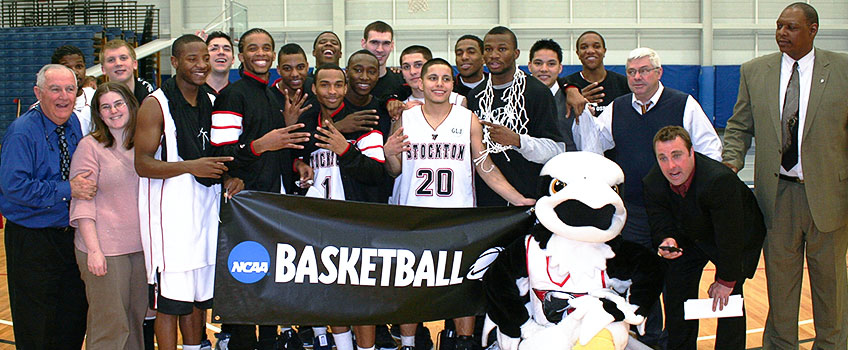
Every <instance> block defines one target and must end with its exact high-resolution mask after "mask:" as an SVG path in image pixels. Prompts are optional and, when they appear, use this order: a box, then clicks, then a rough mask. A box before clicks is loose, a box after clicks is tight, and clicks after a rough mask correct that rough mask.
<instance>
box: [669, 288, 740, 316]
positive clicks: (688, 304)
mask: <svg viewBox="0 0 848 350" xmlns="http://www.w3.org/2000/svg"><path fill="white" fill-rule="evenodd" d="M743 302H744V300H743V299H742V296H741V295H738V294H737V295H731V296H730V299H729V300H728V301H727V305H725V306H724V309H723V310H719V308H718V307H717V306H716V311H713V298H708V299H689V300H687V301H685V302H684V303H683V319H685V320H697V319H702V318H723V317H739V316H742V305H743Z"/></svg>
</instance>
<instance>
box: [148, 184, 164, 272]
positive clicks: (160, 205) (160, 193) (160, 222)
mask: <svg viewBox="0 0 848 350" xmlns="http://www.w3.org/2000/svg"><path fill="white" fill-rule="evenodd" d="M164 197H165V180H162V188H161V189H160V190H159V234H160V235H161V236H162V271H165V226H164V224H162V221H163V217H162V199H163V198H164ZM152 256H153V254H151V257H152ZM159 287H160V288H161V287H162V286H161V285H160V286H159Z"/></svg>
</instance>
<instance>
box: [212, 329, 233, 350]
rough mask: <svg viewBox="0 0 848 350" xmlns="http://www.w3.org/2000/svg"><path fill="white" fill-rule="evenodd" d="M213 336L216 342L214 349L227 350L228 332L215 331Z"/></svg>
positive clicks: (228, 342)
mask: <svg viewBox="0 0 848 350" xmlns="http://www.w3.org/2000/svg"><path fill="white" fill-rule="evenodd" d="M215 338H217V339H218V342H217V343H216V344H215V350H227V349H228V348H229V347H228V345H229V344H230V333H215Z"/></svg>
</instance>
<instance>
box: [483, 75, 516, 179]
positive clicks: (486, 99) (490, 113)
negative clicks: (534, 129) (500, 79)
mask: <svg viewBox="0 0 848 350" xmlns="http://www.w3.org/2000/svg"><path fill="white" fill-rule="evenodd" d="M526 79H527V76H526V75H525V74H524V72H523V71H522V70H520V69H516V70H515V75H513V79H512V85H511V86H510V87H508V88H506V90H505V91H504V93H503V96H501V101H503V102H504V103H505V105H504V106H503V107H500V108H497V109H494V110H493V109H492V102H493V101H494V98H495V93H494V87H493V86H492V79H491V78H489V79H488V80H487V81H486V88H485V89H483V91H481V92H480V93H479V94H477V98H479V99H480V101H479V106H478V107H479V110H480V120H483V121H487V122H490V123H492V124H497V125H503V126H505V127H507V128H509V129H510V130H512V131H514V132H515V133H516V134H519V135H522V134H526V133H527V122H528V121H529V119H528V118H527V111H526V110H525V109H524V88H525V87H526V86H527V82H526ZM483 145H485V146H486V154H484V155H481V156H480V157H479V158H480V159H481V160H479V161H480V162H482V160H484V159H485V156H486V155H487V154H490V153H501V152H504V151H506V150H508V149H512V146H505V145H502V144H499V143H497V142H495V141H492V138H491V136H490V135H489V128H488V127H484V128H483ZM504 155H505V156H506V159H507V160H509V156H508V155H506V154H504ZM484 170H485V169H484Z"/></svg>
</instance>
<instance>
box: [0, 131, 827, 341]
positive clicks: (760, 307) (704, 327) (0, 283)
mask: <svg viewBox="0 0 848 350" xmlns="http://www.w3.org/2000/svg"><path fill="white" fill-rule="evenodd" d="M739 176H740V178H742V179H743V180H744V181H746V183H749V184H750V183H752V180H753V147H752V148H751V150H750V151H749V153H748V156H747V157H746V160H745V169H743V170H742V171H741V172H740V174H739ZM4 237H5V231H4V230H0V241H3V240H4ZM714 276H715V268H714V267H713V266H712V264H710V265H707V268H706V269H705V270H704V273H703V275H702V277H701V298H706V297H707V288H708V287H709V285H710V283H712V281H713V280H714ZM744 298H745V308H746V312H747V316H748V320H747V323H748V340H747V347H748V349H759V348H761V345H762V335H763V326H764V325H765V319H766V314H767V312H768V301H767V299H766V282H765V272H764V270H763V261H762V258H761V259H760V264H759V267H758V270H757V274H756V276H754V278H753V279H752V280H748V281H746V282H745V289H744ZM812 316H813V314H812V302H811V301H810V288H809V277H808V275H807V272H806V268H805V271H804V283H803V288H802V291H801V310H800V315H799V318H798V320H799V322H798V324H799V327H798V329H799V339H801V349H811V348H812V345H813V342H812V340H813V337H814V336H815V333H814V332H813V321H812ZM441 324H442V323H441V322H431V323H428V324H427V326H428V327H429V328H430V332H431V335H432V336H433V337H434V338H435V337H436V335H437V334H438V331H439V330H441ZM61 326H62V325H56V327H61ZM218 327H220V324H216V323H207V325H206V328H207V334H208V335H209V339H213V340H214V336H213V334H214V333H215V332H217V331H218ZM715 327H716V323H715V320H714V319H712V320H703V321H701V327H700V337H699V338H698V349H713V346H714V342H715ZM14 341H15V338H14V335H13V323H12V316H11V311H10V310H9V292H8V284H7V281H6V249H5V245H2V244H0V349H14ZM434 342H435V339H434Z"/></svg>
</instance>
